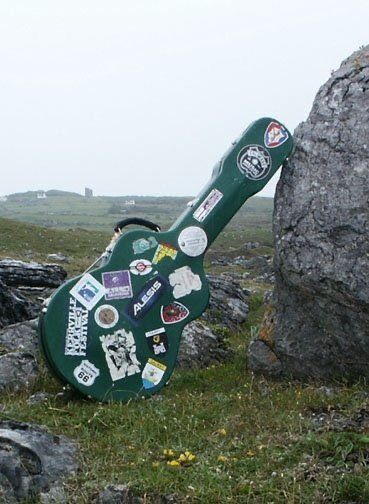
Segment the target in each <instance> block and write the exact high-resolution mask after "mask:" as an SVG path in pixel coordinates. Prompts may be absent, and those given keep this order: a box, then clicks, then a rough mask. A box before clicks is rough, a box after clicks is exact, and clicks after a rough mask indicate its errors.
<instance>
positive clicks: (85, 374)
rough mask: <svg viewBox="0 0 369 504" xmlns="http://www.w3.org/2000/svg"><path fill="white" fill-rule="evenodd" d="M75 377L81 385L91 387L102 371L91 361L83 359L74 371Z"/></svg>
mask: <svg viewBox="0 0 369 504" xmlns="http://www.w3.org/2000/svg"><path fill="white" fill-rule="evenodd" d="M73 374H74V377H75V379H76V380H77V381H78V383H80V384H81V385H86V387H91V385H93V383H94V381H95V380H96V378H97V377H98V376H99V375H100V371H99V370H98V369H97V367H95V366H94V365H93V364H92V363H91V362H90V361H88V360H83V361H82V362H81V363H80V365H79V366H77V367H76V368H75V370H74V371H73Z"/></svg>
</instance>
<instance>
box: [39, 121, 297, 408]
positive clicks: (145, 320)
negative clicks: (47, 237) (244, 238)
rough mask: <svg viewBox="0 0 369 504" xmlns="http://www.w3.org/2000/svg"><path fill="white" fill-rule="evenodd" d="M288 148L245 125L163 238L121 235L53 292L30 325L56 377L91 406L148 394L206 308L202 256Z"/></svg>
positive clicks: (280, 129)
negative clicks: (37, 321) (89, 266)
mask: <svg viewBox="0 0 369 504" xmlns="http://www.w3.org/2000/svg"><path fill="white" fill-rule="evenodd" d="M292 145H293V142H292V137H291V134H290V133H289V132H288V130H287V129H286V128H285V126H283V125H282V124H281V123H280V122H279V121H277V120H275V119H272V118H262V119H259V120H257V121H255V122H254V123H252V124H251V125H250V126H249V127H248V128H247V130H246V131H245V132H244V133H243V134H242V135H241V136H240V138H239V139H238V140H237V141H235V142H234V143H233V144H232V146H231V148H230V149H229V150H228V152H227V153H226V154H225V155H224V156H223V158H222V159H221V161H220V162H219V163H218V164H217V165H216V167H215V168H214V170H213V174H212V177H211V179H210V181H209V183H208V184H207V185H206V186H205V187H204V189H203V190H202V191H201V193H200V194H199V195H198V197H197V198H196V199H195V200H194V201H193V202H191V204H190V206H188V207H187V209H186V210H185V211H184V212H183V214H182V215H181V216H180V217H179V218H178V220H177V221H176V222H175V223H174V224H173V225H172V227H171V228H170V229H169V230H168V231H165V232H158V231H156V230H155V227H153V226H152V229H150V230H148V229H134V230H130V231H127V232H124V233H123V234H121V236H120V237H119V238H118V239H117V241H116V244H115V246H114V248H113V250H112V252H111V253H110V254H108V257H107V258H105V260H103V262H102V263H101V264H100V265H99V267H97V268H95V269H92V270H90V271H89V272H88V273H86V274H84V275H81V276H79V277H76V278H73V279H71V280H69V281H67V282H66V283H65V284H63V285H62V286H61V287H60V288H59V289H58V290H57V291H56V292H55V293H54V295H53V296H52V298H51V299H50V301H49V304H48V306H47V309H46V311H45V312H44V313H43V315H42V317H41V318H40V324H39V333H40V341H41V348H42V350H43V353H44V356H45V358H46V361H47V363H48V365H49V367H50V368H51V369H52V370H53V372H54V373H55V374H56V376H57V377H58V378H60V379H61V380H62V381H64V382H67V383H69V384H70V385H72V386H73V387H74V388H75V389H77V390H78V391H80V392H81V393H82V394H84V395H87V396H89V397H92V398H94V399H96V400H99V401H112V400H114V401H128V400H130V399H133V398H137V397H147V396H150V395H152V394H153V393H156V392H158V391H159V390H160V389H161V388H162V387H163V386H164V385H165V384H166V383H167V382H168V380H169V378H170V376H171V374H172V372H173V369H174V367H175V364H176V359H177V354H178V349H179V345H180V340H181V334H182V331H183V328H184V327H185V325H186V324H188V323H189V322H191V321H192V320H194V319H196V318H197V317H199V316H200V315H201V314H202V313H203V311H204V310H205V309H206V307H207V305H208V302H209V287H208V282H207V280H206V276H205V272H204V267H203V260H204V254H205V253H206V250H207V249H208V248H209V246H210V245H211V243H212V242H213V241H214V240H215V238H216V237H217V236H218V234H219V233H220V232H221V230H222V229H223V228H224V226H225V225H226V224H227V223H228V222H229V220H230V219H231V218H232V217H233V215H234V214H235V213H236V212H237V210H238V209H239V208H240V207H241V206H242V205H243V203H244V202H245V201H246V199H248V198H249V197H250V196H252V195H254V194H255V193H257V192H259V191H260V190H261V189H262V188H263V187H264V186H265V185H266V183H267V182H268V181H269V180H270V178H271V177H272V176H273V174H274V173H275V172H276V171H277V169H278V168H279V167H280V166H281V165H282V164H283V162H284V161H285V160H286V158H287V157H288V156H289V155H290V153H291V150H292Z"/></svg>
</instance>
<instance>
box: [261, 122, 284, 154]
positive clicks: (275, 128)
mask: <svg viewBox="0 0 369 504" xmlns="http://www.w3.org/2000/svg"><path fill="white" fill-rule="evenodd" d="M287 140H288V132H287V130H286V128H284V127H283V126H282V124H279V123H277V122H275V121H272V122H271V123H270V124H269V126H268V127H267V129H266V131H265V134H264V143H265V145H266V147H269V149H274V147H279V146H280V145H282V144H284V142H286V141H287Z"/></svg>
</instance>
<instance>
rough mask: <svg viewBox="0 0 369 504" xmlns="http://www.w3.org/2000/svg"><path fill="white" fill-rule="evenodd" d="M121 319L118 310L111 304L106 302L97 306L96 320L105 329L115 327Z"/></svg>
mask: <svg viewBox="0 0 369 504" xmlns="http://www.w3.org/2000/svg"><path fill="white" fill-rule="evenodd" d="M118 320H119V313H118V310H117V309H116V308H115V307H114V306H111V305H108V304H104V305H101V306H99V307H98V308H96V311H95V322H96V324H97V325H98V326H100V327H102V328H103V329H110V328H111V327H114V326H115V325H116V323H117V322H118Z"/></svg>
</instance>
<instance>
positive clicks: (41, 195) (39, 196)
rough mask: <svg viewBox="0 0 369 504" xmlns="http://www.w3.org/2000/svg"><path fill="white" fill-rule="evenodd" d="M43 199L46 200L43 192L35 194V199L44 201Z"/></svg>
mask: <svg viewBox="0 0 369 504" xmlns="http://www.w3.org/2000/svg"><path fill="white" fill-rule="evenodd" d="M45 198H46V193H45V191H38V193H37V199H45Z"/></svg>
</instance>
